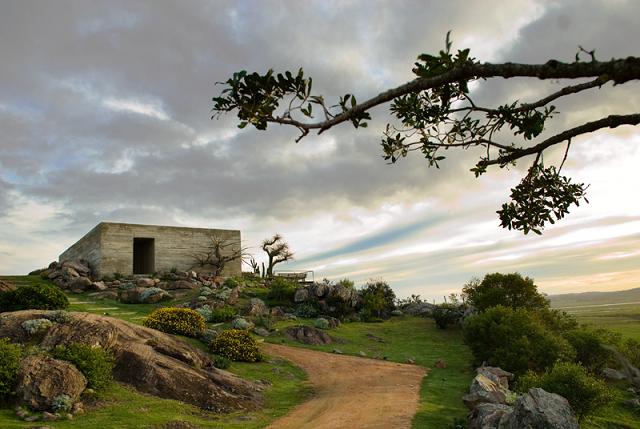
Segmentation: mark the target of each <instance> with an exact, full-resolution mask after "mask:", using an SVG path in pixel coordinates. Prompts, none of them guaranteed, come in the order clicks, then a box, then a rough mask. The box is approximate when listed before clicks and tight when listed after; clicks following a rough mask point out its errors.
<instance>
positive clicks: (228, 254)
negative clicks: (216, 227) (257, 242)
mask: <svg viewBox="0 0 640 429" xmlns="http://www.w3.org/2000/svg"><path fill="white" fill-rule="evenodd" d="M246 251H247V248H246V247H242V245H241V243H240V242H239V241H238V240H230V239H226V238H222V237H220V236H218V235H213V234H212V235H211V236H210V237H209V244H208V245H207V246H206V248H204V249H203V250H202V251H200V252H197V253H194V254H193V255H192V257H193V260H194V261H195V264H194V265H193V267H194V268H195V267H199V268H205V267H210V268H211V271H212V273H213V274H214V275H216V276H219V275H222V272H223V271H224V268H225V266H226V265H227V264H228V263H229V262H232V261H235V260H238V259H242V258H243V257H244V256H245V255H246Z"/></svg>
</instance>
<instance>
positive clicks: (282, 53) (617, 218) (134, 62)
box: [0, 0, 640, 300]
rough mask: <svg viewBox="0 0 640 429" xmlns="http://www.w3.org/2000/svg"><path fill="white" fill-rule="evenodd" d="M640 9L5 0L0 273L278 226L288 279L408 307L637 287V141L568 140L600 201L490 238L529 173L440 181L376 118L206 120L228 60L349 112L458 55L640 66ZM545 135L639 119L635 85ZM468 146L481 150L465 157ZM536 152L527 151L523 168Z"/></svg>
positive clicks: (573, 171)
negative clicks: (159, 240)
mask: <svg viewBox="0 0 640 429" xmlns="http://www.w3.org/2000/svg"><path fill="white" fill-rule="evenodd" d="M638 17H640V2H638V1H612V0H607V1H588V0H576V1H558V2H552V1H539V2H534V1H522V2H520V1H508V2H506V1H478V2H469V1H463V0H460V1H451V0H447V1H416V2H409V1H371V0H367V1H364V0H363V1H345V0H340V1H327V0H323V1H294V0H289V1H257V0H256V1H211V2H207V1H195V0H193V1H130V0H127V1H109V2H105V1H100V2H98V1H80V0H78V1H47V2H42V1H28V0H20V1H17V0H16V1H8V0H7V1H0V273H2V274H24V273H26V272H28V271H30V270H33V269H35V268H39V267H42V266H45V265H47V264H48V263H49V262H50V261H52V260H55V259H57V256H58V255H59V254H60V253H61V252H62V251H63V250H64V249H66V248H67V247H68V246H69V245H70V244H72V243H73V242H75V241H76V240H77V239H79V238H80V237H81V236H82V235H84V234H85V233H86V232H87V231H89V230H90V229H91V228H92V227H93V226H95V225H96V224H97V223H99V222H100V221H113V222H131V223H150V224H161V225H178V226H193V227H204V228H207V227H212V228H233V229H240V230H241V231H242V237H243V241H244V242H245V244H246V245H248V246H250V247H251V248H252V250H253V251H254V252H255V255H256V257H257V259H258V260H260V259H261V257H262V255H261V254H260V252H259V250H258V244H259V242H260V241H261V240H262V239H263V238H266V237H268V236H270V235H272V234H273V233H275V232H279V233H281V234H282V235H283V236H284V237H285V238H286V239H287V240H288V241H289V243H290V244H291V247H292V249H293V250H294V251H295V252H296V261H295V262H294V263H292V264H288V265H287V266H284V265H282V266H279V267H278V268H282V269H310V270H314V272H315V276H316V279H321V278H323V277H327V278H330V279H338V278H341V277H349V278H352V279H354V280H356V281H357V282H362V281H365V280H366V279H368V278H383V279H385V280H387V281H388V282H389V283H390V284H391V285H392V286H393V287H394V289H395V290H396V293H397V295H399V296H408V295H410V294H420V295H421V296H423V297H427V298H430V299H436V300H439V299H441V297H442V295H444V294H448V293H450V292H457V291H459V290H460V288H461V286H462V285H463V284H464V283H465V282H466V281H468V280H469V279H470V278H472V277H474V276H475V277H481V276H483V275H484V274H485V273H488V272H496V271H499V272H512V271H518V272H520V273H522V274H523V275H528V276H530V277H533V278H535V279H536V283H537V284H538V285H539V286H540V288H541V290H542V291H544V292H547V293H563V292H578V291H588V290H619V289H628V288H632V287H640V281H639V280H638V279H640V197H639V195H640V129H638V128H634V127H628V126H627V127H620V128H618V129H616V130H602V131H599V132H597V133H594V134H591V135H587V136H582V137H580V138H577V139H574V141H573V142H572V149H571V152H570V157H569V159H568V161H567V163H566V165H565V168H564V170H563V171H564V172H565V173H566V174H567V175H569V176H571V177H573V178H574V179H575V180H576V181H578V182H585V183H589V184H590V187H589V189H588V195H587V197H588V199H589V201H590V204H587V205H581V206H580V207H579V208H577V209H574V210H572V212H571V214H570V215H569V216H568V217H567V218H566V219H565V220H563V221H561V222H559V223H558V224H556V225H553V226H551V227H549V228H548V229H547V230H546V231H545V233H544V235H543V236H536V235H533V234H532V235H528V236H524V235H522V234H521V233H519V232H513V231H507V230H504V229H501V228H500V227H499V226H498V225H499V222H498V218H497V215H496V213H495V212H496V210H498V209H499V208H500V206H501V204H502V203H503V202H505V201H506V200H507V199H508V196H509V189H510V188H511V187H512V186H514V185H515V184H516V183H517V182H518V181H519V179H520V178H521V174H522V171H523V170H522V169H523V168H526V165H527V164H526V163H525V164H523V165H522V167H520V168H518V169H514V170H511V171H507V170H500V169H496V170H495V171H491V172H490V173H489V174H486V175H485V176H483V177H481V178H480V179H475V178H474V176H473V173H471V172H469V168H471V167H472V166H473V163H474V159H476V158H475V157H477V153H475V154H474V153H467V152H465V153H457V154H456V153H451V154H450V156H449V157H448V159H447V160H446V161H445V162H443V164H442V168H441V169H439V170H436V169H428V168H427V167H426V163H425V162H424V160H423V159H421V158H420V156H419V155H417V156H412V157H409V158H407V159H404V160H401V161H400V162H399V163H397V164H396V165H387V164H386V162H385V161H384V160H383V158H382V150H381V147H380V139H381V131H382V130H383V129H384V127H385V125H386V123H387V120H388V119H389V115H388V106H386V107H384V106H383V107H378V108H376V109H375V110H373V111H372V116H373V121H372V122H371V124H370V125H369V128H367V129H362V130H355V129H354V128H353V127H351V126H350V125H348V124H343V125H341V126H339V127H336V128H334V129H331V130H330V131H327V132H325V133H324V134H322V135H321V136H316V135H309V136H308V137H307V138H305V139H304V140H302V142H300V143H298V144H295V143H294V139H295V138H296V137H297V131H296V130H295V129H293V128H291V129H290V128H287V127H270V128H269V130H268V131H266V132H260V131H256V130H255V129H250V128H249V127H247V128H245V129H243V130H240V129H238V128H237V127H236V125H237V122H236V120H235V117H234V116H233V115H228V116H226V117H223V118H222V119H220V120H213V121H212V120H211V119H210V116H211V111H210V110H211V107H212V102H211V98H212V97H214V96H217V95H218V93H219V91H220V89H221V87H220V86H215V85H214V83H215V82H217V81H223V80H226V79H227V78H228V77H230V75H231V74H232V73H233V72H235V71H238V70H242V69H245V70H249V71H260V72H264V71H266V70H267V69H269V68H273V69H275V70H276V71H284V70H297V68H298V67H303V68H304V70H305V73H306V74H308V75H310V76H312V77H313V79H314V90H315V91H317V92H318V93H321V94H324V95H325V97H326V98H328V99H331V100H336V99H337V97H338V96H340V95H343V94H345V93H354V94H356V96H357V98H358V100H364V99H366V98H367V97H371V96H374V95H376V94H377V93H379V92H381V91H383V90H385V89H388V88H390V87H394V86H397V85H399V84H402V83H404V82H406V81H407V80H409V79H412V78H413V76H412V73H411V68H412V66H413V63H414V61H415V59H416V57H417V55H419V54H420V53H423V52H427V53H435V52H437V51H438V50H439V49H441V48H443V47H444V40H445V35H446V33H447V31H448V30H451V31H452V39H453V42H454V49H462V48H467V47H468V48H470V49H471V55H472V56H474V57H476V58H477V59H478V60H480V61H488V62H506V61H513V62H530V63H542V62H546V61H547V60H549V59H557V60H562V61H573V59H574V57H575V54H576V52H577V51H578V46H579V45H581V46H583V47H585V48H586V49H589V50H590V49H595V50H596V57H597V58H598V59H602V60H607V59H610V58H612V57H626V56H629V55H634V56H639V55H640V52H639V49H640V48H639V47H638V41H639V40H640V25H638V24H639V22H638ZM566 84H567V83H566V82H560V81H552V82H540V81H534V80H522V79H521V80H513V81H504V80H500V81H492V82H488V83H484V82H483V83H481V84H480V85H477V86H475V87H474V96H476V97H477V98H478V99H480V100H483V101H484V102H485V103H487V104H488V105H492V106H497V105H499V104H504V103H506V102H511V101H515V100H521V101H532V100H536V99H537V98H540V97H541V96H543V95H546V94H548V93H550V92H553V91H555V90H557V89H559V88H561V87H562V86H564V85H566ZM557 107H558V110H559V111H560V112H561V113H562V114H561V115H559V116H558V117H557V118H556V119H555V120H554V121H553V123H550V124H548V127H547V129H546V130H545V133H544V135H543V136H542V137H543V138H544V137H545V136H550V135H552V134H554V133H555V132H558V131H559V130H561V129H564V128H566V127H571V126H575V125H578V124H581V123H583V122H586V121H589V120H594V119H599V118H600V117H602V116H606V115H609V114H616V113H618V114H628V113H637V112H640V84H639V83H638V82H633V83H628V84H625V85H621V86H619V87H616V88H613V87H612V86H611V84H609V85H607V86H605V87H604V88H603V89H602V90H597V89H594V90H591V91H590V92H586V93H584V94H581V95H580V96H575V97H572V98H570V99H568V100H566V101H561V102H559V103H557ZM474 155H475V157H474ZM528 161H529V162H530V160H528Z"/></svg>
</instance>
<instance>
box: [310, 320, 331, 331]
mask: <svg viewBox="0 0 640 429" xmlns="http://www.w3.org/2000/svg"><path fill="white" fill-rule="evenodd" d="M313 326H315V327H316V328H318V329H329V321H328V320H327V319H325V318H324V317H320V318H318V319H316V320H315V321H314V322H313Z"/></svg>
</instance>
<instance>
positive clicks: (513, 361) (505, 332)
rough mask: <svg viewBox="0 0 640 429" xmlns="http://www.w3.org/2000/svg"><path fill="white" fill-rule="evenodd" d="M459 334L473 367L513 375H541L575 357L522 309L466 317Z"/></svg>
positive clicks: (564, 343)
mask: <svg viewBox="0 0 640 429" xmlns="http://www.w3.org/2000/svg"><path fill="white" fill-rule="evenodd" d="M463 333H464V340H465V342H466V343H467V344H468V345H469V347H470V348H471V352H472V353H473V357H474V364H475V365H476V366H479V365H480V364H482V363H483V362H486V363H487V364H488V365H491V366H499V367H500V368H502V369H504V370H506V371H509V372H512V373H514V374H516V375H522V374H524V373H526V372H527V371H529V370H533V371H544V370H545V369H547V368H549V367H551V366H552V365H553V364H554V363H556V361H558V360H572V359H573V358H574V357H575V350H573V348H572V347H571V345H570V344H569V343H568V342H567V340H565V339H564V338H562V336H560V335H559V334H557V333H555V332H552V331H551V330H549V329H548V328H547V327H546V326H545V325H544V324H543V323H542V322H541V321H540V319H538V318H537V317H536V314H535V312H531V311H528V310H525V309H517V310H513V309H511V308H508V307H503V306H500V305H499V306H497V307H493V308H489V309H488V310H486V311H485V312H484V313H479V314H476V315H473V316H470V317H468V318H467V319H466V320H465V323H464V330H463Z"/></svg>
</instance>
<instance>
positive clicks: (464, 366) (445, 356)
mask: <svg viewBox="0 0 640 429" xmlns="http://www.w3.org/2000/svg"><path fill="white" fill-rule="evenodd" d="M300 323H304V324H311V321H310V320H300V321H297V322H280V323H278V324H277V327H278V328H279V329H282V328H284V327H286V326H290V325H295V324H300ZM328 333H329V334H330V335H332V336H334V337H337V338H340V339H342V340H344V341H345V342H344V343H343V344H328V345H317V346H308V345H304V344H300V343H297V342H295V341H292V340H289V339H287V338H285V337H284V336H282V335H276V336H271V337H268V338H267V341H269V342H273V343H278V344H287V345H291V346H295V347H306V348H310V349H314V350H321V351H328V352H330V351H332V350H333V349H334V348H335V349H339V350H340V351H342V352H343V353H345V354H351V355H357V354H358V353H359V352H360V351H363V352H365V353H366V354H367V356H371V357H374V356H379V357H386V359H387V360H389V361H393V362H403V363H404V362H406V361H407V359H408V358H413V359H415V361H416V364H417V365H421V366H424V367H427V368H430V371H429V373H428V375H427V376H426V377H425V378H424V379H423V381H422V386H421V389H420V407H419V410H418V413H417V414H416V416H415V417H414V420H413V427H414V428H416V429H417V428H420V429H422V428H434V429H436V428H445V427H447V426H448V425H449V424H450V423H451V422H452V421H453V419H454V418H456V417H457V418H464V417H465V416H466V414H467V410H466V408H465V407H464V405H463V403H462V400H461V398H462V396H463V395H464V394H465V393H466V392H467V389H468V387H469V383H470V382H471V380H472V378H473V375H474V372H473V371H472V369H471V368H470V366H469V363H470V361H471V355H470V352H469V350H468V348H467V347H466V346H465V345H464V344H463V343H462V335H461V332H460V331H459V330H456V329H450V330H441V329H437V328H436V326H435V324H434V323H433V320H431V319H424V318H418V317H409V316H403V317H394V318H392V319H390V320H388V321H385V322H383V323H345V324H342V325H341V326H340V327H338V328H336V329H334V330H331V331H328ZM368 334H370V335H371V336H374V337H377V338H381V339H382V340H383V341H384V342H378V341H375V340H372V339H371V338H370V336H368ZM440 359H441V360H443V361H444V362H445V363H446V364H447V367H446V368H445V369H438V368H435V367H434V364H435V362H436V361H437V360H440ZM365 388H366V387H365Z"/></svg>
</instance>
